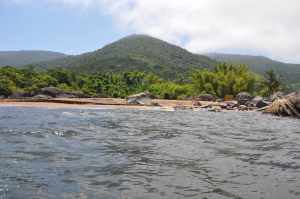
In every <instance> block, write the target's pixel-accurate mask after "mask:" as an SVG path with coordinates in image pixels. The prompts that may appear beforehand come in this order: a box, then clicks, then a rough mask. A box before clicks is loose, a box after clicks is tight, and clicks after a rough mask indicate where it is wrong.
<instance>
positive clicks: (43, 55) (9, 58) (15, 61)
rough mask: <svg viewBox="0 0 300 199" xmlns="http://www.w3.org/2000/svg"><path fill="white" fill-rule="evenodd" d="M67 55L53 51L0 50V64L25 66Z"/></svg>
mask: <svg viewBox="0 0 300 199" xmlns="http://www.w3.org/2000/svg"><path fill="white" fill-rule="evenodd" d="M65 56H66V55H64V54H62V53H57V52H51V51H0V66H23V65H27V64H33V63H37V62H44V61H50V60H55V59H60V58H63V57H65Z"/></svg>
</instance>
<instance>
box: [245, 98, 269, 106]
mask: <svg viewBox="0 0 300 199" xmlns="http://www.w3.org/2000/svg"><path fill="white" fill-rule="evenodd" d="M270 103H271V102H269V101H266V100H265V99H264V98H263V97H260V96H256V97H254V98H253V99H252V100H251V102H248V104H246V105H247V106H248V107H253V108H263V107H266V106H269V105H270Z"/></svg>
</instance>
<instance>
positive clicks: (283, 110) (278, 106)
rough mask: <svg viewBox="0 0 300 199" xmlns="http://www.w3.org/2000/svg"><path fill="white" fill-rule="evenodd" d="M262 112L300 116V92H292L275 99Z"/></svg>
mask: <svg viewBox="0 0 300 199" xmlns="http://www.w3.org/2000/svg"><path fill="white" fill-rule="evenodd" d="M264 112H265V113H271V114H274V115H278V116H290V117H297V118H300V92H294V93H291V94H289V95H287V96H284V97H283V98H278V99H276V100H275V101H274V102H273V103H272V104H271V105H270V106H269V107H267V108H266V109H265V110H264Z"/></svg>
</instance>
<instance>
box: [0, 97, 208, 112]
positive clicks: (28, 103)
mask: <svg viewBox="0 0 300 199" xmlns="http://www.w3.org/2000/svg"><path fill="white" fill-rule="evenodd" d="M152 102H153V103H155V104H157V106H149V105H139V104H128V103H127V101H126V100H125V99H119V98H53V99H32V98H24V99H1V100H0V107H28V108H48V109H61V108H72V109H103V108H112V109H115V108H127V109H153V108H155V107H159V108H162V109H172V108H176V107H184V108H187V109H192V108H195V106H194V104H193V100H161V99H153V100H152ZM201 104H205V105H209V104H213V102H202V103H201Z"/></svg>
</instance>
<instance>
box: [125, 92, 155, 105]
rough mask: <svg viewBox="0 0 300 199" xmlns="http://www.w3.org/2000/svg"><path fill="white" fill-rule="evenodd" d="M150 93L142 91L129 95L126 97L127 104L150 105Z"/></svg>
mask: <svg viewBox="0 0 300 199" xmlns="http://www.w3.org/2000/svg"><path fill="white" fill-rule="evenodd" d="M151 97H152V96H151V94H150V93H149V92H143V93H139V94H136V95H130V96H128V97H127V98H126V100H127V103H128V104H136V105H151Z"/></svg>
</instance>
